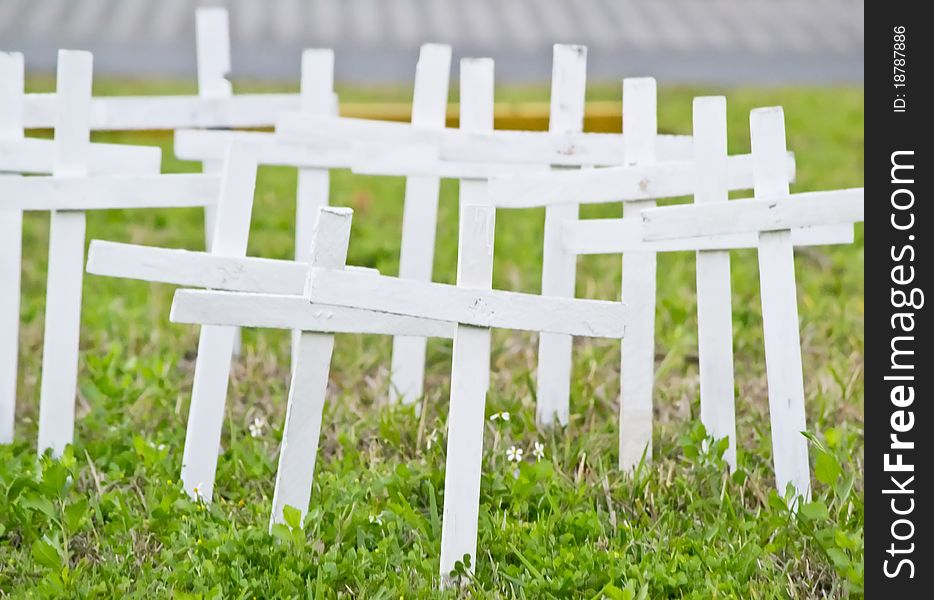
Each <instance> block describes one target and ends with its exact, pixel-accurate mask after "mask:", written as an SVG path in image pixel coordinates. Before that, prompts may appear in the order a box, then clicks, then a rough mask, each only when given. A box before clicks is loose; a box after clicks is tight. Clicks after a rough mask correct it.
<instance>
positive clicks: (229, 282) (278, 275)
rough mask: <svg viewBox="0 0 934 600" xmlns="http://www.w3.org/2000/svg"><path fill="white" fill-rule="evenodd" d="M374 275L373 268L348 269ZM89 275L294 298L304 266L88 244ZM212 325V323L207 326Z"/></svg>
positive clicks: (302, 282) (301, 288)
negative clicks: (291, 296) (292, 296)
mask: <svg viewBox="0 0 934 600" xmlns="http://www.w3.org/2000/svg"><path fill="white" fill-rule="evenodd" d="M347 270H348V271H351V272H362V273H369V274H372V275H379V271H377V270H376V269H368V268H364V267H347ZM87 271H88V273H92V274H94V275H106V276H108V277H122V278H124V279H138V280H142V281H151V282H159V283H171V284H174V285H181V286H188V287H200V288H207V289H213V290H225V291H232V292H256V293H267V294H283V295H296V294H302V293H303V292H304V290H305V278H306V277H308V265H307V264H306V263H303V262H296V261H293V260H278V259H272V258H259V257H255V256H244V257H239V258H237V257H230V256H217V255H214V254H211V253H209V252H199V251H191V250H177V249H174V248H154V247H150V246H140V245H137V244H122V243H119V242H107V241H103V240H92V241H91V247H90V249H89V250H88V264H87ZM208 324H210V325H215V324H216V323H208Z"/></svg>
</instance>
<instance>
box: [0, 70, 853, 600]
mask: <svg viewBox="0 0 934 600" xmlns="http://www.w3.org/2000/svg"><path fill="white" fill-rule="evenodd" d="M47 84H48V82H47V81H39V82H33V87H34V88H37V89H40V88H43V87H47ZM162 89H176V87H175V86H173V85H171V84H164V83H158V82H156V83H148V84H145V85H143V84H140V83H132V82H121V81H111V82H104V83H103V84H101V85H100V87H99V90H98V91H100V92H109V93H151V92H154V91H158V90H162ZM614 89H615V88H614V87H613V86H604V87H597V88H596V91H595V92H594V93H593V96H594V98H600V99H613V98H614V97H615V98H618V96H619V95H618V92H615V91H614ZM703 93H724V90H715V89H706V90H701V89H693V88H664V87H663V88H662V89H661V90H660V91H659V119H658V120H659V125H660V128H661V129H662V130H663V131H665V132H673V133H689V132H690V114H691V97H692V96H694V95H697V94H703ZM504 95H505V96H506V97H513V98H531V99H539V100H541V99H546V98H547V90H545V89H542V88H523V89H514V90H508V91H505V92H504ZM726 95H727V97H728V101H729V118H730V151H731V152H733V153H738V152H747V151H748V149H749V137H748V136H749V127H748V114H749V110H750V109H751V108H753V107H756V106H764V105H773V104H782V105H784V107H785V113H786V123H787V127H788V146H789V148H790V149H791V150H794V151H795V152H796V156H797V164H798V180H797V182H796V184H795V185H794V186H793V188H792V189H793V190H795V191H806V190H817V189H832V188H837V187H851V186H859V185H862V165H863V96H862V91H861V90H859V89H856V88H852V89H850V88H831V89H828V88H821V89H809V88H778V89H732V90H726ZM342 98H344V99H351V100H358V101H360V100H362V101H372V100H381V99H391V100H399V99H405V93H404V92H401V91H394V90H365V89H351V90H342ZM95 138H96V139H100V140H111V141H113V140H117V141H126V142H137V143H149V144H159V145H161V146H162V147H163V149H164V151H165V157H166V158H165V168H166V170H168V171H189V170H195V169H197V165H193V164H191V163H181V162H179V161H176V160H174V159H173V158H172V153H171V137H170V136H168V135H165V134H142V133H139V134H108V135H99V136H95ZM295 180H296V176H295V172H294V171H292V170H290V169H281V168H263V169H261V172H260V175H259V181H258V189H257V193H256V202H255V208H254V211H253V223H252V234H251V239H250V244H249V252H250V254H252V255H257V256H266V257H276V258H288V257H290V256H291V254H292V251H293V250H292V240H293V239H294V230H293V218H292V216H293V211H294V200H293V195H294V187H295ZM403 189H404V180H402V179H400V178H378V177H361V176H354V175H351V174H350V173H349V172H343V171H338V172H333V173H332V177H331V202H332V204H334V205H338V206H349V207H352V208H353V209H354V224H353V232H352V236H351V242H350V252H349V257H348V261H349V263H350V264H355V265H364V266H369V267H376V268H378V269H379V270H380V271H382V272H383V273H385V274H390V275H393V274H396V272H397V268H398V253H399V232H400V231H401V215H402V194H403ZM619 212H620V208H619V205H613V206H604V207H597V208H593V207H589V208H587V209H586V210H583V211H582V215H583V216H585V217H600V216H615V215H618V214H619ZM543 221H544V211H542V210H526V211H500V213H499V214H498V215H497V236H496V260H495V268H494V286H495V287H497V288H501V289H511V290H521V291H529V292H538V291H539V287H540V269H541V252H542V251H541V246H542V244H541V235H542V226H543ZM456 232H457V186H456V182H452V181H446V182H445V183H444V185H443V186H442V198H441V210H440V221H439V224H438V235H437V239H438V245H437V249H436V257H435V265H434V268H435V278H436V280H438V281H444V282H453V280H454V275H455V262H456V251H457V244H456ZM94 238H98V239H108V240H117V241H126V242H135V243H144V244H150V245H159V246H167V247H179V248H190V249H201V247H202V244H203V232H202V218H201V213H200V211H198V210H194V209H181V210H158V211H146V212H142V211H137V212H130V211H109V212H103V213H94V214H91V215H90V216H89V217H88V239H94ZM47 240H48V217H47V215H42V214H29V215H28V216H27V218H26V225H25V234H24V256H25V264H24V271H23V288H24V291H23V304H22V332H21V361H20V362H21V365H20V380H19V382H20V384H19V405H18V413H17V421H18V423H17V429H16V435H17V439H18V442H17V443H16V444H15V445H14V446H12V447H0V595H3V594H8V595H11V596H28V595H36V596H50V597H84V596H92V597H111V596H132V597H166V596H177V597H183V598H188V597H191V598H202V597H204V598H221V597H224V598H227V597H296V596H304V597H308V598H329V597H362V598H390V597H392V598H399V597H437V596H438V592H437V589H438V581H439V577H438V573H437V565H438V560H439V559H438V554H439V551H440V531H441V529H440V514H441V506H442V502H443V500H444V489H443V488H444V486H443V483H444V453H445V424H446V414H447V395H448V388H449V383H450V376H449V373H450V359H451V344H450V342H443V341H432V342H431V343H430V344H429V357H428V381H427V384H426V390H427V392H426V396H425V398H424V399H423V400H422V402H421V407H422V410H421V412H420V414H417V413H416V411H415V410H413V409H412V408H403V407H395V406H389V405H387V403H386V397H387V386H388V365H389V351H390V340H389V339H388V338H384V337H377V336H350V335H339V336H337V343H336V347H335V353H334V360H333V363H332V368H331V379H330V385H329V390H328V404H327V407H326V414H325V420H324V422H325V425H324V430H323V431H322V437H321V451H320V454H319V458H318V463H317V469H316V471H317V472H316V473H315V485H314V490H313V492H312V499H311V509H310V512H309V514H308V517H307V519H306V521H305V524H304V530H303V531H302V530H300V529H299V528H298V527H296V525H297V524H296V523H292V524H291V525H290V526H288V527H281V528H279V529H278V530H276V531H275V532H274V534H273V535H270V534H269V533H268V532H267V524H268V518H269V511H270V503H271V496H272V492H273V478H274V472H275V466H276V460H277V455H278V447H279V442H280V437H281V429H282V423H283V419H284V411H285V398H286V394H287V390H288V364H289V363H288V358H287V353H288V335H287V333H286V332H279V331H265V330H264V331H252V330H251V331H246V332H244V354H243V356H242V357H241V358H240V359H239V360H237V361H236V363H235V365H234V368H233V381H232V384H231V387H230V393H229V396H228V403H227V414H226V424H225V428H224V434H223V448H222V454H221V455H220V456H219V468H218V474H217V484H216V488H215V502H214V503H213V504H212V505H210V506H205V505H202V504H198V503H195V502H192V501H189V500H188V499H187V497H186V496H185V495H184V494H183V493H181V491H180V486H179V482H178V472H179V467H180V459H181V451H182V445H183V442H184V434H185V423H186V419H187V413H188V399H189V394H190V388H191V379H192V373H193V367H194V359H195V348H196V342H197V335H198V332H197V328H196V327H191V326H180V325H173V324H171V323H169V322H168V313H169V307H170V305H171V299H172V294H173V292H174V288H173V287H172V286H167V285H157V284H148V283H144V282H135V281H125V280H118V279H108V278H102V277H96V276H90V275H89V276H86V279H85V287H84V302H83V305H84V306H83V316H82V333H81V347H82V354H81V366H80V381H79V390H80V391H79V398H78V421H77V427H76V443H75V445H74V446H73V447H72V448H71V449H70V451H69V452H67V453H66V455H65V456H64V458H63V459H62V460H61V461H52V460H49V459H47V458H43V459H41V460H40V461H39V466H38V467H37V462H36V457H35V451H34V446H35V439H36V427H37V406H38V381H39V376H40V356H41V344H42V328H43V325H42V323H43V307H44V289H45V271H46V247H47ZM733 256H734V259H733V315H734V338H735V343H734V348H735V353H736V385H737V419H738V422H737V429H738V436H739V447H740V452H739V469H738V470H737V471H736V472H735V473H733V474H729V473H728V472H727V470H726V469H725V467H724V464H723V462H722V461H721V460H720V457H719V452H718V449H722V444H712V445H708V444H705V443H704V442H705V440H706V436H705V433H704V431H703V428H702V427H701V426H700V424H699V421H698V415H699V402H698V373H697V354H696V352H697V350H696V342H697V334H696V330H697V327H696V318H695V296H694V256H693V254H690V253H677V254H669V255H662V256H660V258H659V268H658V274H659V276H658V298H659V302H658V313H657V325H656V340H657V342H656V344H657V361H656V367H657V375H656V391H655V401H656V422H655V431H654V438H655V439H654V447H655V450H654V457H653V460H652V462H651V464H647V465H644V466H643V467H642V468H641V469H640V470H639V471H638V472H637V473H636V474H635V475H633V476H623V475H621V474H620V473H619V472H618V470H617V469H616V463H617V431H618V423H617V414H618V392H619V344H618V343H611V342H593V341H586V340H580V341H578V342H577V343H576V344H575V351H574V371H573V382H574V383H573V388H572V399H571V402H572V406H571V415H572V416H571V422H570V424H569V425H568V426H567V427H566V428H563V429H558V430H554V431H549V430H541V429H539V428H537V427H536V425H535V419H534V415H535V408H534V403H535V376H534V368H535V364H536V348H537V344H536V341H535V337H534V336H533V335H527V334H517V333H514V332H504V331H496V332H494V335H493V355H492V376H491V389H490V393H489V396H488V400H487V409H486V411H487V415H488V416H489V419H488V420H487V422H486V431H485V438H484V441H485V452H484V457H483V480H482V486H481V507H480V534H479V535H480V539H479V542H478V556H477V561H476V573H475V574H474V575H473V576H472V577H469V578H468V577H464V578H463V587H462V588H461V589H459V590H453V591H449V592H448V595H449V596H451V597H456V596H480V597H520V598H547V597H581V598H601V597H606V598H664V597H692V598H710V597H742V598H785V597H789V596H791V597H833V598H839V597H846V596H850V595H861V594H862V581H863V574H862V573H863V462H862V455H863V416H862V414H863V401H864V400H863V234H862V227H861V226H860V227H859V228H858V230H857V241H856V243H855V244H853V245H851V246H846V247H833V248H830V247H826V248H809V249H805V250H801V251H799V252H797V273H798V299H799V311H800V315H801V339H802V342H803V345H804V365H805V378H806V382H807V416H808V431H809V436H810V437H811V438H812V441H813V443H812V446H811V457H812V466H813V471H812V472H813V480H814V498H813V501H812V502H811V503H810V504H808V505H806V506H804V507H803V508H802V510H801V511H800V513H799V514H798V515H797V516H795V515H793V514H791V513H790V512H789V511H788V509H787V508H786V504H785V501H784V500H783V499H782V498H780V497H779V496H778V495H777V494H776V493H775V492H774V491H773V488H774V479H773V477H772V468H771V442H770V437H769V419H768V402H767V393H766V382H765V363H764V356H763V348H762V324H761V315H760V309H759V296H758V270H757V263H756V255H755V252H754V251H740V252H735V253H734V255H733ZM620 272H621V266H620V260H619V257H613V256H600V257H585V258H583V259H581V260H580V261H579V269H578V283H577V290H578V295H579V296H581V297H589V298H601V299H617V298H618V297H619V289H620ZM506 413H508V416H509V418H508V419H506V418H504V415H505V414H506ZM536 442H540V443H542V444H543V446H544V453H543V457H542V458H541V459H540V460H537V459H536V457H535V456H534V455H533V448H534V447H535V443H536ZM513 446H515V447H516V448H521V449H523V450H524V455H523V457H522V461H521V462H520V463H519V464H518V465H517V464H516V463H513V462H509V461H508V460H507V451H508V450H509V449H510V448H511V447H513ZM708 447H709V450H708V449H707V448H708Z"/></svg>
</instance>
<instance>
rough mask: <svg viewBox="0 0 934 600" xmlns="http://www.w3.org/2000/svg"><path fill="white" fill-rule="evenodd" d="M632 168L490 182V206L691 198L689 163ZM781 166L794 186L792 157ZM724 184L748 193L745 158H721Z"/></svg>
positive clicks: (691, 166)
mask: <svg viewBox="0 0 934 600" xmlns="http://www.w3.org/2000/svg"><path fill="white" fill-rule="evenodd" d="M627 81H628V80H627ZM629 110H633V109H629ZM627 139H628V138H627ZM636 163H638V164H636ZM636 163H634V164H630V165H625V166H620V167H607V168H604V169H592V170H589V171H586V172H583V173H582V172H576V171H558V172H554V171H553V172H551V173H534V174H530V175H518V176H515V177H503V178H500V179H494V180H492V181H490V201H491V202H492V203H493V204H495V205H496V206H498V207H502V208H527V207H533V206H547V205H549V204H561V203H576V202H582V203H603V202H617V201H620V200H623V201H632V200H651V199H659V198H674V197H677V196H687V195H690V194H693V193H694V190H695V189H696V188H697V181H696V177H695V171H694V164H693V162H692V161H688V160H676V161H663V162H652V163H648V164H646V163H643V162H640V161H636ZM782 164H784V165H785V169H783V172H782V175H783V177H784V178H785V181H787V182H790V181H794V174H795V163H794V158H793V157H792V156H790V155H789V156H788V157H787V158H786V159H785V160H783V161H782V163H780V165H779V166H780V167H781V165H782ZM726 184H727V187H728V188H729V189H730V190H744V189H751V188H752V185H753V181H752V157H751V156H750V155H748V154H740V155H735V156H730V157H729V158H727V160H726Z"/></svg>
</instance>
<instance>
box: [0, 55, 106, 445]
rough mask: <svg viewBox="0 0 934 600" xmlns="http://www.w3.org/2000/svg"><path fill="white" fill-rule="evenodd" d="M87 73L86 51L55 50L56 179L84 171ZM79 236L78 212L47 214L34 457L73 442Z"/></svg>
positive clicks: (81, 242) (88, 96)
mask: <svg viewBox="0 0 934 600" xmlns="http://www.w3.org/2000/svg"><path fill="white" fill-rule="evenodd" d="M91 69H92V58H91V53H90V52H77V51H70V50H61V51H59V53H58V74H57V77H56V98H57V100H58V107H57V115H56V121H55V168H54V170H53V173H54V175H55V176H57V177H80V176H82V175H85V174H86V173H87V151H88V145H89V143H90V128H89V125H88V112H89V111H88V108H89V105H90V101H91ZM5 183H6V182H5ZM84 232H85V215H84V212H82V211H53V212H52V216H51V220H50V225H49V264H48V280H47V281H48V283H47V286H46V308H45V336H44V340H43V344H42V382H41V384H40V392H39V442H38V449H39V452H40V453H41V452H45V451H46V450H49V449H51V451H52V455H53V456H61V454H62V452H63V451H64V450H65V446H66V445H68V444H69V443H71V441H72V439H73V438H74V427H75V392H76V387H77V380H78V337H79V331H80V327H81V283H82V275H83V268H82V267H83V262H84Z"/></svg>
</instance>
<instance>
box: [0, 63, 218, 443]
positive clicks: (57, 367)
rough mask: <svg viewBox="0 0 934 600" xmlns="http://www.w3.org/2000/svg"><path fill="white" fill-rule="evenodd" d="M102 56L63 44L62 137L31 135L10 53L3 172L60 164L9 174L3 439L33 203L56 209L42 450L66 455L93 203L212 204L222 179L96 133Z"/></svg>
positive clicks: (3, 66)
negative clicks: (25, 218) (98, 138)
mask: <svg viewBox="0 0 934 600" xmlns="http://www.w3.org/2000/svg"><path fill="white" fill-rule="evenodd" d="M91 68H92V57H91V55H90V53H87V52H75V51H67V50H63V51H61V52H60V53H59V67H58V75H57V83H56V87H57V91H56V95H55V96H54V98H55V102H56V117H55V121H54V130H55V139H54V141H52V142H47V141H45V140H38V139H29V138H23V137H22V133H23V131H22V130H23V127H22V123H23V119H22V115H23V112H24V94H23V80H24V78H23V58H22V55H19V54H0V90H2V91H0V114H2V117H0V118H2V119H3V120H4V127H3V131H4V135H3V139H2V140H0V172H5V173H51V175H37V176H32V177H15V176H6V177H3V178H2V179H0V221H2V223H3V225H2V227H3V233H4V234H5V235H3V239H2V241H0V243H2V244H3V248H2V254H0V264H2V272H3V274H4V276H5V278H4V286H3V287H4V289H3V296H2V301H0V312H2V315H0V319H2V323H3V325H2V328H3V329H2V334H3V335H2V342H0V343H2V352H0V378H2V381H3V389H2V390H0V411H2V416H0V424H2V433H0V435H2V441H3V442H10V441H12V438H13V420H14V415H15V404H16V378H17V353H18V330H19V300H20V285H19V284H20V260H21V256H22V213H23V211H51V219H50V230H49V259H48V283H47V289H46V308H45V334H44V341H43V350H42V368H43V372H42V381H41V385H40V396H39V405H40V408H39V442H38V447H39V451H40V452H42V451H44V450H46V449H52V451H53V454H55V455H58V454H60V453H61V452H62V450H63V449H64V447H65V446H66V445H67V444H68V443H70V442H71V441H72V438H73V433H74V406H75V394H76V385H77V375H78V343H79V331H80V322H81V288H82V281H83V273H84V244H85V212H86V211H88V210H101V209H112V208H160V207H161V208H165V207H183V206H208V205H210V204H213V203H215V202H216V200H217V195H218V189H219V179H218V178H217V177H215V176H207V175H159V174H158V173H159V167H160V161H161V152H160V151H159V149H158V148H144V147H127V146H120V147H116V146H112V145H101V144H91V143H90V127H89V122H88V116H89V114H90V110H89V106H90V100H91Z"/></svg>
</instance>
